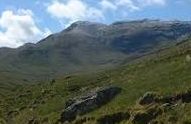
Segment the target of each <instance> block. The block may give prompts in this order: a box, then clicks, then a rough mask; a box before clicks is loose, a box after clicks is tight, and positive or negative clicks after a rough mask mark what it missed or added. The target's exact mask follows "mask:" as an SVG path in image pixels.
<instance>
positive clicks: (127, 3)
mask: <svg viewBox="0 0 191 124" xmlns="http://www.w3.org/2000/svg"><path fill="white" fill-rule="evenodd" d="M116 4H117V5H118V6H124V7H126V8H128V9H129V10H130V11H135V10H139V9H140V8H139V7H138V6H136V5H135V3H134V2H133V1H132V0H117V1H116Z"/></svg>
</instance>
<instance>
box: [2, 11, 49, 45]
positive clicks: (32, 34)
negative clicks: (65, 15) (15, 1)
mask: <svg viewBox="0 0 191 124" xmlns="http://www.w3.org/2000/svg"><path fill="white" fill-rule="evenodd" d="M0 29H2V30H0V47H12V48H15V47H18V46H21V45H23V44H24V43H27V42H33V43H34V42H37V41H38V40H40V39H41V38H43V37H45V36H47V35H49V34H50V33H51V31H50V30H49V29H44V31H42V30H40V29H39V28H38V27H37V25H36V24H35V21H34V18H33V13H32V11H31V10H25V9H19V10H17V11H16V12H15V13H14V12H13V11H11V10H6V11H4V12H2V15H1V17H0Z"/></svg>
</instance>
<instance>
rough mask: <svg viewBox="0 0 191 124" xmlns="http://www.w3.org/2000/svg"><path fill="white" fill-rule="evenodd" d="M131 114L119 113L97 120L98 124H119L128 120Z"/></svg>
mask: <svg viewBox="0 0 191 124" xmlns="http://www.w3.org/2000/svg"><path fill="white" fill-rule="evenodd" d="M129 118H130V114H129V113H128V112H118V113H114V114H111V115H105V116H103V117H101V118H99V119H98V120H97V123H98V124H118V123H120V122H122V121H124V120H128V119H129Z"/></svg>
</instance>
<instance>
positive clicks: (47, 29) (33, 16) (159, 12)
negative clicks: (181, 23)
mask: <svg viewBox="0 0 191 124" xmlns="http://www.w3.org/2000/svg"><path fill="white" fill-rule="evenodd" d="M144 18H150V19H161V20H189V21H190V20H191V0H0V47H13V48H15V47H18V46H21V45H23V44H24V43H28V42H32V43H36V42H37V41H39V40H40V39H42V38H44V37H46V36H48V35H49V34H51V33H56V32H59V31H61V30H63V29H64V28H66V27H67V26H69V25H70V24H71V23H73V22H75V21H78V20H82V21H83V20H84V21H94V22H101V23H106V24H110V23H112V22H115V21H121V20H136V19H144Z"/></svg>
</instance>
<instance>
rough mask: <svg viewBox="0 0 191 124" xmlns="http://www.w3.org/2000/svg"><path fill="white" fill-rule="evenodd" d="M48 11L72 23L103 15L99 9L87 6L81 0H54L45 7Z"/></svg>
mask: <svg viewBox="0 0 191 124" xmlns="http://www.w3.org/2000/svg"><path fill="white" fill-rule="evenodd" d="M47 11H48V13H50V14H51V15H52V16H54V17H56V18H58V19H61V20H64V21H67V22H68V23H72V22H75V21H78V20H94V21H98V20H103V19H104V15H103V13H102V11H101V10H99V9H97V8H94V7H89V6H88V5H87V4H86V3H84V2H82V1H81V0H69V1H67V2H66V3H64V2H60V1H57V0H54V1H53V2H52V3H51V4H49V5H48V7H47Z"/></svg>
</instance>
